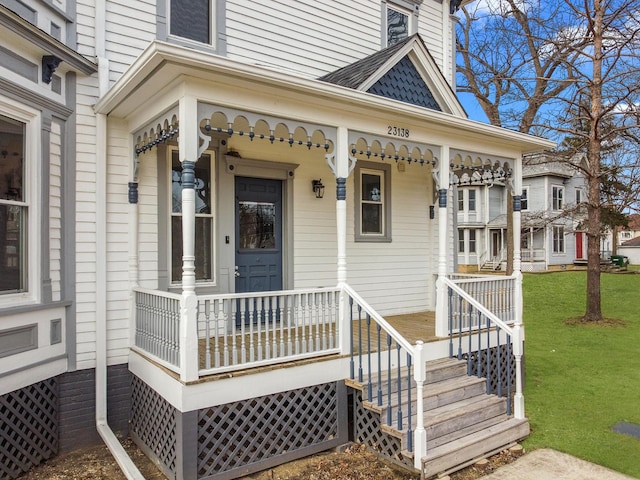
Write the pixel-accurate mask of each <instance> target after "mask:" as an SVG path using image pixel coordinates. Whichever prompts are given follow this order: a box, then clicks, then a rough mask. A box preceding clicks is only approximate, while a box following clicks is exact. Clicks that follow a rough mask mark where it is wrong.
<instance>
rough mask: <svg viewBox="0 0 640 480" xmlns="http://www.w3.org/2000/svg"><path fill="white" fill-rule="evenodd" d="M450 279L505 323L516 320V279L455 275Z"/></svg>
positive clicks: (449, 276) (450, 276)
mask: <svg viewBox="0 0 640 480" xmlns="http://www.w3.org/2000/svg"><path fill="white" fill-rule="evenodd" d="M448 278H449V280H451V281H453V283H455V284H456V285H458V287H460V288H461V289H462V290H464V291H465V292H467V293H468V294H469V295H471V296H472V297H473V298H474V299H476V300H477V301H478V302H480V303H481V304H482V305H483V306H484V307H485V308H487V309H488V310H489V311H491V312H492V313H493V314H494V315H496V316H497V317H498V318H499V319H500V320H502V321H503V322H507V323H510V322H514V321H515V320H516V301H515V292H516V280H515V278H514V277H505V276H495V275H473V274H461V273H455V274H451V275H448Z"/></svg>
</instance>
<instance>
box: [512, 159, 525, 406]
mask: <svg viewBox="0 0 640 480" xmlns="http://www.w3.org/2000/svg"><path fill="white" fill-rule="evenodd" d="M513 170H514V172H513V173H514V175H513V194H514V195H513V257H514V258H513V277H514V278H515V291H514V303H515V305H514V310H515V317H516V318H515V322H514V325H513V330H514V335H513V355H514V357H515V363H516V365H515V368H516V393H515V396H514V398H513V406H514V416H515V418H524V395H523V394H522V389H523V382H522V378H523V372H522V369H523V365H522V355H523V354H524V326H523V324H522V303H523V302H522V271H521V270H522V261H521V251H520V228H521V213H520V212H521V210H522V204H521V200H522V158H518V159H515V160H514V168H513Z"/></svg>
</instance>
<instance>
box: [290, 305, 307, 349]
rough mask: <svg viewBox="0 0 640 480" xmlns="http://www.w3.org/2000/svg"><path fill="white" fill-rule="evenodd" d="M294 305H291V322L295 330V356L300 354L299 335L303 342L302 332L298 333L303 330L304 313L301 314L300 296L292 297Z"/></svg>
mask: <svg viewBox="0 0 640 480" xmlns="http://www.w3.org/2000/svg"><path fill="white" fill-rule="evenodd" d="M293 298H294V304H293V320H294V322H295V329H296V342H295V345H296V355H298V354H299V353H300V341H301V339H300V334H301V333H302V335H303V337H302V341H303V342H304V331H303V332H300V328H303V329H304V313H303V312H302V307H301V302H302V300H301V299H300V295H294V297H293Z"/></svg>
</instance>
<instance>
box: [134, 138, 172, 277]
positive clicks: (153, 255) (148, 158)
mask: <svg viewBox="0 0 640 480" xmlns="http://www.w3.org/2000/svg"><path fill="white" fill-rule="evenodd" d="M167 175H168V172H167ZM138 185H139V190H138V242H139V247H138V257H139V258H138V278H139V283H140V286H142V287H145V288H158V235H159V231H158V226H159V223H160V222H159V221H158V202H159V201H161V200H159V198H164V197H163V196H162V195H160V194H159V192H158V158H157V150H151V151H149V152H147V153H145V154H144V155H142V156H141V157H140V166H139V170H138Z"/></svg>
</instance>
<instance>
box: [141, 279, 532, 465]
mask: <svg viewBox="0 0 640 480" xmlns="http://www.w3.org/2000/svg"><path fill="white" fill-rule="evenodd" d="M451 277H453V278H444V279H442V280H443V285H444V286H445V287H446V289H447V290H446V291H447V295H446V299H447V300H446V302H447V311H448V319H449V320H448V322H449V326H448V332H449V345H450V347H449V348H450V355H451V356H453V357H456V356H457V357H458V358H460V359H461V358H462V357H463V355H464V354H465V353H466V354H468V353H469V352H471V351H472V350H473V351H476V352H478V353H477V356H476V357H475V358H476V360H477V361H478V362H479V361H480V360H478V359H480V358H482V359H483V361H484V362H491V354H490V350H492V349H495V347H496V346H500V345H501V344H503V343H505V342H504V341H503V340H506V343H507V344H510V343H513V350H509V351H508V352H507V353H506V355H509V357H510V356H511V355H512V354H513V355H514V357H515V359H516V360H515V378H516V387H515V390H516V394H515V397H514V398H515V400H514V404H515V415H516V416H521V417H523V416H524V400H523V397H522V376H521V358H522V330H521V326H520V324H519V322H518V321H516V322H515V324H514V325H513V326H510V325H508V322H512V321H514V320H517V319H516V318H515V312H516V307H515V291H516V278H514V277H493V276H486V277H479V276H466V275H452V276H451ZM341 302H343V303H342V304H341ZM185 305H188V303H187V302H182V296H181V295H177V294H172V293H166V292H160V291H152V290H145V289H141V288H137V289H135V312H136V318H135V345H134V347H133V348H134V349H136V350H138V351H141V352H143V353H144V354H145V356H147V357H149V358H151V359H152V360H154V361H156V362H158V363H160V364H161V365H163V366H165V367H166V368H169V369H171V370H173V371H174V372H176V373H178V374H179V375H180V377H181V379H182V380H183V381H185V382H189V381H197V380H198V379H199V378H200V377H202V376H205V375H211V374H216V373H223V372H229V371H234V370H240V369H248V368H256V367H260V366H266V365H271V364H276V363H282V362H290V361H295V360H299V359H305V358H312V357H320V356H324V355H329V354H334V353H338V354H343V355H347V354H348V355H349V361H350V376H351V378H352V379H357V380H358V382H360V383H363V384H364V385H366V387H367V388H366V391H365V392H364V395H366V401H368V402H375V403H377V404H378V406H381V407H386V423H387V425H389V426H392V427H393V428H396V429H397V430H399V431H403V432H405V433H406V435H407V439H408V440H407V442H408V445H407V447H408V449H409V450H410V451H413V452H415V454H414V459H415V462H416V468H419V467H420V461H421V458H422V457H423V456H425V455H426V441H427V439H426V433H425V429H424V424H423V419H424V405H423V389H424V384H425V380H426V369H425V360H424V358H425V345H423V343H422V342H420V341H419V342H417V343H416V345H412V344H410V343H409V342H408V341H407V340H406V339H405V338H404V337H403V336H402V335H401V334H400V333H399V332H398V331H397V330H395V328H394V327H393V326H392V325H391V324H389V323H388V322H387V321H386V320H385V319H384V318H383V317H382V316H381V315H380V314H378V313H377V312H376V311H375V310H374V309H373V308H372V307H371V306H370V305H369V304H368V303H367V302H366V301H365V300H364V299H363V298H361V297H360V296H359V295H358V294H357V293H356V292H355V291H354V290H353V289H352V288H351V287H350V286H348V285H342V286H339V287H336V288H319V289H310V290H290V291H279V292H261V293H259V294H258V293H249V294H224V295H205V296H200V297H198V299H197V312H196V313H195V314H192V315H188V314H187V312H183V311H181V308H186V307H185ZM490 309H496V312H497V313H496V312H493V311H491V310H490ZM189 317H191V318H196V319H197V326H193V328H185V325H181V319H186V318H189ZM190 331H191V332H193V333H192V334H191V336H192V337H195V336H197V341H189V340H188V339H185V337H184V332H190ZM181 332H182V334H183V335H181ZM501 335H502V337H501ZM187 336H188V335H187ZM463 342H467V343H466V344H464V343H463ZM187 345H191V346H192V347H187ZM189 348H190V349H191V350H190V351H187V350H188V349H189ZM509 348H511V347H509ZM347 349H348V350H349V351H347ZM483 352H484V353H483ZM498 352H500V349H499V348H498ZM500 355H501V353H498V360H497V362H498V363H500V357H499V356H500ZM181 358H182V359H183V360H182V362H183V363H184V362H193V363H189V365H185V364H182V365H181V360H180V359H181ZM470 359H471V355H470V354H468V355H467V361H468V362H470V361H471V360H470ZM194 365H197V368H192V367H193V366H194ZM493 370H495V369H493ZM493 370H492V368H491V365H490V364H488V363H487V364H485V365H483V366H482V367H481V368H480V367H478V368H477V372H472V371H471V368H470V367H469V371H468V373H469V374H475V373H477V374H478V375H480V373H481V372H482V373H484V372H492V371H493ZM186 372H195V378H189V376H190V375H191V374H188V373H186ZM385 377H386V378H385ZM510 378H511V371H508V372H506V373H504V375H503V374H501V378H500V379H498V385H499V387H498V388H499V390H500V393H501V394H504V393H505V392H506V393H507V394H508V396H510V394H511V392H510V390H508V389H509V388H511V382H510V381H509V380H508V379H510ZM489 383H490V382H489V381H488V382H487V385H489ZM491 383H495V381H494V380H491ZM374 385H375V386H376V387H375V391H374V387H373V386H374ZM503 386H504V389H505V392H503V391H502V388H503ZM492 393H493V392H492ZM495 393H498V392H495ZM398 396H399V397H400V398H398V400H399V401H397V403H396V402H395V397H398ZM403 396H404V398H402V397H403ZM392 397H393V398H394V404H397V405H398V406H397V407H391V405H392ZM508 404H509V405H510V402H508ZM509 413H510V412H509Z"/></svg>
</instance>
